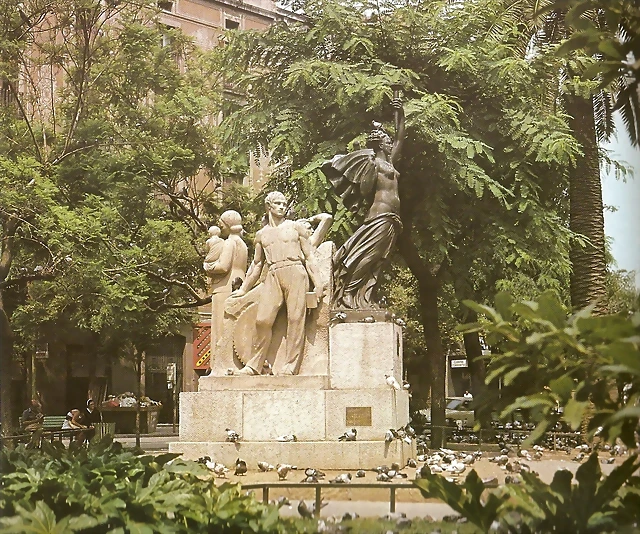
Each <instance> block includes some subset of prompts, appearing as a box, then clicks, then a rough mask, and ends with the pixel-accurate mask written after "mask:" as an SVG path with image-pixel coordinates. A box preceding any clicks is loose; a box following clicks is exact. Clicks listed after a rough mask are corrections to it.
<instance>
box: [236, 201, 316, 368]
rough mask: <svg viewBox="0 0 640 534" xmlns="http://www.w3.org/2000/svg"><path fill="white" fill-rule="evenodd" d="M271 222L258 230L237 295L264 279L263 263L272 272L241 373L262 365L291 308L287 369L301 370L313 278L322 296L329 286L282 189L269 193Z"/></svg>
mask: <svg viewBox="0 0 640 534" xmlns="http://www.w3.org/2000/svg"><path fill="white" fill-rule="evenodd" d="M265 208H266V212H267V223H266V225H265V226H264V227H263V228H262V229H261V230H259V231H258V232H257V234H256V239H255V256H254V259H253V262H252V264H251V265H250V266H249V270H248V271H247V276H246V278H245V281H244V283H243V284H242V286H241V287H240V289H238V291H236V292H234V293H233V295H232V296H234V297H241V296H243V295H245V294H246V293H247V292H248V291H249V290H250V289H251V288H253V286H254V285H256V283H257V282H258V280H259V279H260V275H261V273H262V269H263V267H264V266H265V265H266V266H267V274H266V278H265V280H264V283H263V288H262V293H261V295H260V300H259V302H258V311H257V318H256V331H255V335H254V338H253V357H252V358H251V360H249V361H248V362H246V364H245V366H244V367H243V368H242V369H240V371H238V374H245V375H256V374H260V373H261V371H262V367H263V364H264V362H265V360H266V359H267V352H268V350H269V344H270V342H271V336H272V327H273V323H274V321H275V320H276V316H277V315H278V311H279V310H280V308H282V307H283V306H284V305H286V309H287V338H286V362H285V365H284V366H283V368H282V374H289V375H293V374H296V373H297V371H298V368H299V364H300V360H301V357H302V354H303V350H304V327H305V319H306V309H307V306H306V294H307V291H308V290H309V278H311V281H312V282H313V285H314V288H315V293H316V295H317V297H318V299H320V298H321V297H322V294H323V291H324V287H323V285H322V284H321V283H320V281H319V277H318V276H317V270H316V265H315V260H314V254H313V250H312V248H311V245H310V244H309V240H308V232H307V228H305V227H304V226H303V225H302V224H301V223H299V222H294V221H290V220H287V219H285V213H286V209H287V200H286V198H285V197H284V195H283V194H282V193H280V192H278V191H274V192H272V193H269V194H268V195H267V197H266V199H265Z"/></svg>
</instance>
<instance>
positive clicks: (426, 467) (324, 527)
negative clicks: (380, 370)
mask: <svg viewBox="0 0 640 534" xmlns="http://www.w3.org/2000/svg"><path fill="white" fill-rule="evenodd" d="M400 430H402V431H404V432H405V435H404V436H403V437H402V438H401V437H399V436H400V434H399V433H398V431H397V430H396V431H395V432H396V434H392V439H404V438H405V437H406V436H407V435H408V434H406V432H407V429H406V427H403V428H402V429H400ZM356 435H357V432H355V431H354V430H353V429H352V430H351V431H347V432H345V434H344V435H343V436H344V439H345V440H350V441H355V439H356ZM341 437H342V436H341ZM498 445H499V447H500V452H499V453H498V454H495V453H493V454H492V455H491V456H490V457H489V454H491V453H486V452H482V451H475V452H466V451H455V450H452V449H447V448H440V449H438V450H436V451H430V452H429V451H428V452H425V453H423V454H418V455H417V457H416V458H415V459H413V458H410V459H409V460H407V462H406V465H404V466H401V465H400V464H398V463H392V464H391V465H389V466H387V465H380V466H377V467H374V468H371V469H358V470H356V471H355V473H354V474H352V473H351V472H345V473H340V474H338V475H336V476H335V477H333V478H331V479H328V480H327V479H326V474H325V473H324V472H322V471H321V470H319V469H317V468H314V467H307V468H305V469H300V468H298V466H296V465H290V464H284V463H278V464H275V465H273V464H270V463H269V462H265V461H260V462H258V463H257V467H258V469H259V470H260V471H261V472H263V473H268V472H274V473H275V474H277V476H278V480H279V481H287V480H289V481H291V479H288V478H287V477H289V476H290V475H292V474H293V473H295V474H299V476H298V477H297V479H296V480H294V481H295V482H301V483H309V484H317V483H321V482H328V483H329V484H339V485H343V484H350V483H352V481H353V480H354V479H363V481H365V482H366V481H370V480H371V478H375V480H376V481H377V482H383V483H384V482H400V481H402V480H404V479H408V478H409V477H410V473H408V472H407V470H408V469H414V470H415V471H414V478H415V479H420V478H425V477H427V476H428V475H429V474H432V475H441V476H444V477H445V478H446V479H447V480H448V481H450V482H453V483H457V482H458V480H459V478H458V477H460V475H462V474H463V473H465V472H466V471H467V470H468V469H469V468H470V467H471V466H473V465H474V463H475V462H476V461H478V460H479V459H481V458H484V457H485V456H486V457H487V460H488V461H489V462H492V463H494V464H496V465H497V466H499V468H500V469H501V470H502V471H504V473H505V477H504V481H505V484H520V483H521V480H522V479H521V478H520V474H521V473H523V472H533V473H535V471H533V470H532V468H531V464H532V463H535V462H537V461H540V460H542V459H544V454H545V452H548V449H547V448H545V447H543V446H541V445H534V446H533V447H532V448H531V450H527V449H520V448H517V447H511V446H510V445H508V444H506V443H505V442H500V443H499V444H498ZM601 450H602V451H605V452H608V453H609V455H610V457H609V458H602V459H601V462H602V463H606V464H611V463H614V462H615V458H616V456H622V455H624V454H626V453H627V450H626V448H625V447H624V446H621V445H615V446H609V445H604V446H603V447H602V449H601ZM591 451H592V448H591V446H589V445H587V444H580V445H578V446H576V447H575V448H573V449H571V450H570V451H569V452H568V454H569V455H571V456H572V458H571V459H572V460H573V461H575V462H581V461H582V460H584V459H585V458H586V457H587V456H588V455H589V453H590V452H591ZM198 462H199V463H202V464H204V465H205V466H206V467H207V468H209V469H210V470H211V471H212V472H213V473H214V474H215V475H216V476H217V477H220V478H226V477H227V473H228V472H229V471H231V469H230V468H228V467H226V466H225V465H224V464H221V463H218V462H215V461H213V460H212V459H211V458H210V457H208V456H204V457H202V458H200V459H199V460H198ZM247 471H248V467H247V463H246V462H245V461H244V460H242V459H241V458H238V459H237V460H236V462H235V466H234V467H233V474H234V475H236V476H243V475H246V473H247ZM364 479H369V480H364ZM482 482H483V484H484V485H485V487H487V488H494V487H497V486H498V483H499V482H498V477H497V476H490V477H487V478H483V479H482ZM272 504H274V505H276V506H278V507H283V506H289V507H291V503H290V501H289V500H288V499H287V498H286V497H280V498H279V499H277V500H274V501H272ZM326 504H327V503H325V502H322V503H321V506H326ZM297 510H298V513H299V514H300V516H302V517H305V518H312V517H314V516H315V503H314V504H311V505H308V504H307V503H306V502H305V501H304V500H300V501H299V503H298V507H297ZM355 517H357V514H352V513H347V514H345V516H344V517H342V518H333V519H329V520H319V524H318V532H340V530H339V529H338V530H336V523H339V522H340V521H342V520H346V519H354V518H355ZM385 518H386V519H388V520H392V521H394V522H396V524H397V525H398V526H401V525H407V524H409V523H410V521H411V520H410V519H408V518H407V517H406V516H405V515H404V514H402V513H395V514H388V515H387V516H386V517H385Z"/></svg>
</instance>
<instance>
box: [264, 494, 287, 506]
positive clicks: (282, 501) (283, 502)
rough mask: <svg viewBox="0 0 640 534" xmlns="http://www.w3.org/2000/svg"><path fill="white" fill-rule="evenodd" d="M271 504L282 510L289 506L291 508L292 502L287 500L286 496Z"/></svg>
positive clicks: (270, 502)
mask: <svg viewBox="0 0 640 534" xmlns="http://www.w3.org/2000/svg"><path fill="white" fill-rule="evenodd" d="M269 504H271V505H272V506H277V507H278V508H282V507H283V506H288V507H289V508H291V501H290V500H289V499H287V498H286V497H285V496H284V495H283V496H282V497H278V499H276V500H272V501H269Z"/></svg>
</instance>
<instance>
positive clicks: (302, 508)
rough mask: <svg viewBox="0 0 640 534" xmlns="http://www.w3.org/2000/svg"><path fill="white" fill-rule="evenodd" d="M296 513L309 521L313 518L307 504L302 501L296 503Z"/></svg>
mask: <svg viewBox="0 0 640 534" xmlns="http://www.w3.org/2000/svg"><path fill="white" fill-rule="evenodd" d="M298 513H299V514H300V515H301V516H302V517H304V518H305V519H311V518H312V517H313V512H312V511H311V510H310V509H309V507H308V506H307V503H306V502H304V501H300V502H299V503H298Z"/></svg>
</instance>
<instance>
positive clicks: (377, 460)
mask: <svg viewBox="0 0 640 534" xmlns="http://www.w3.org/2000/svg"><path fill="white" fill-rule="evenodd" d="M169 451H170V452H181V453H183V456H184V457H185V458H187V459H190V460H197V459H198V458H200V457H202V456H209V457H210V458H212V459H213V460H215V461H216V462H221V463H223V464H225V465H226V466H229V467H230V466H232V465H233V464H234V463H235V461H236V458H242V459H243V460H244V461H246V462H247V466H248V468H249V469H250V470H255V471H257V470H258V467H257V463H258V462H259V461H262V462H269V463H270V464H273V465H276V464H277V463H285V464H291V465H294V466H297V467H298V468H299V471H298V472H296V471H292V472H291V473H289V476H288V478H287V480H290V481H295V482H300V481H301V480H302V479H303V478H304V473H303V470H304V469H305V468H306V467H315V468H318V469H344V470H347V469H353V470H355V469H373V468H374V467H376V466H378V465H381V464H386V465H391V463H393V462H398V463H399V464H400V465H402V466H404V465H406V462H407V460H408V459H409V458H415V457H416V450H415V442H414V443H413V444H412V445H408V444H406V443H404V442H400V441H394V442H392V443H385V442H384V441H350V442H343V441H333V442H329V441H307V442H295V443H294V442H291V443H279V442H275V443H274V442H272V441H262V442H255V441H254V442H240V443H226V442H185V441H180V442H173V443H169ZM274 477H275V478H277V477H276V475H275V474H274Z"/></svg>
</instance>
